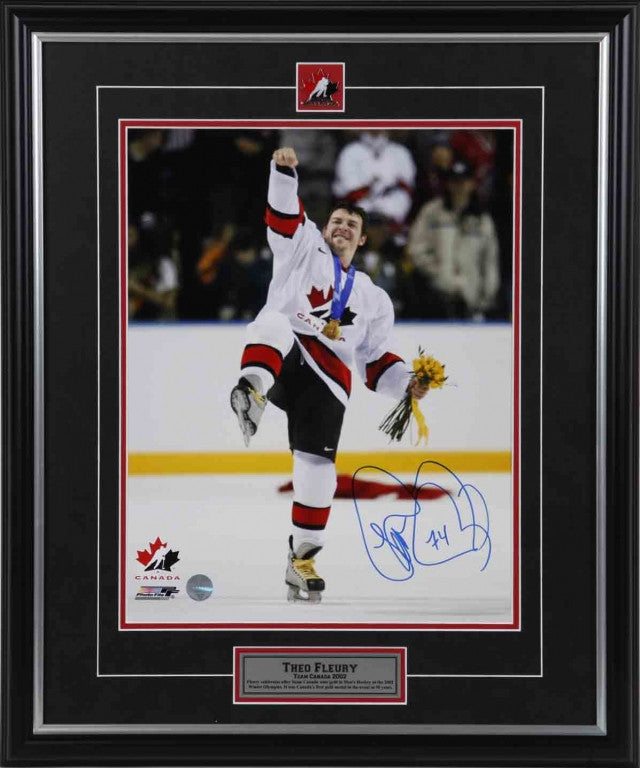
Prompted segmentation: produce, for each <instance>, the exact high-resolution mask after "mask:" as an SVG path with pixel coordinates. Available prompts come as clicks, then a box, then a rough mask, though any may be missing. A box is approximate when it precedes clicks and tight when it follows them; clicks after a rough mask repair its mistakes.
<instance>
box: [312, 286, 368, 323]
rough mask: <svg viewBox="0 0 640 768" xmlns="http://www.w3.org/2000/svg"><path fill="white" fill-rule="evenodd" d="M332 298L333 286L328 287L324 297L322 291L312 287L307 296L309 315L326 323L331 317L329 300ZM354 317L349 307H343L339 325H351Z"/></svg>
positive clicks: (354, 314)
mask: <svg viewBox="0 0 640 768" xmlns="http://www.w3.org/2000/svg"><path fill="white" fill-rule="evenodd" d="M332 298H333V286H330V287H329V291H328V293H327V295H326V296H325V294H324V290H320V289H319V288H316V287H315V285H314V286H312V288H311V291H310V292H309V293H308V294H307V299H309V304H311V312H310V314H311V315H313V316H314V317H317V318H318V319H319V320H324V321H325V322H327V321H328V320H329V318H330V317H331V299H332ZM354 317H356V313H355V312H352V311H351V309H350V307H345V308H344V312H343V313H342V317H341V318H340V325H353V319H354Z"/></svg>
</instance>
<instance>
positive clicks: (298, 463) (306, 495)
mask: <svg viewBox="0 0 640 768" xmlns="http://www.w3.org/2000/svg"><path fill="white" fill-rule="evenodd" d="M335 492H336V466H335V464H334V463H333V462H332V461H331V459H327V458H325V457H324V456H316V455H315V454H312V453H304V452H303V451H294V452H293V507H292V511H291V522H292V524H291V533H292V535H293V550H294V552H295V551H296V550H297V549H298V546H299V545H300V544H301V543H302V542H308V543H310V544H315V545H316V546H318V547H322V546H324V541H325V527H326V525H327V521H328V519H329V512H330V511H331V502H332V501H333V495H334V493H335Z"/></svg>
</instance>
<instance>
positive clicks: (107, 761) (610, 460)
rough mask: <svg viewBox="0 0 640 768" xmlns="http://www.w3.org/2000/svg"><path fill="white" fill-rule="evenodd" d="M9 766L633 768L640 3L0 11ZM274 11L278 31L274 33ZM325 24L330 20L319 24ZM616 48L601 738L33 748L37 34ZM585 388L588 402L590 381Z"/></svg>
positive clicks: (282, 739) (112, 742) (87, 743)
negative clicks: (400, 38) (540, 36)
mask: <svg viewBox="0 0 640 768" xmlns="http://www.w3.org/2000/svg"><path fill="white" fill-rule="evenodd" d="M0 5H1V10H2V83H1V85H2V104H1V106H2V174H1V175H2V198H3V203H2V209H3V210H2V243H1V244H2V426H3V431H2V454H3V462H2V510H3V517H2V760H3V764H6V765H89V764H92V765H94V764H95V765H175V764H179V765H299V764H303V763H306V764H308V765H354V764H358V765H433V766H435V765H459V766H463V765H468V766H471V765H477V766H494V765H495V766H507V765H517V766H525V765H531V766H533V765H549V766H552V765H553V766H560V765H562V766H569V765H572V766H587V765H590V766H603V767H604V766H620V768H622V766H629V767H630V768H631V767H637V766H638V765H639V764H640V763H639V756H638V717H639V708H638V682H639V681H638V652H639V648H638V619H639V614H638V543H639V539H638V519H637V515H638V411H639V401H638V384H639V381H638V362H639V361H638V321H639V312H638V308H639V303H640V302H639V296H638V291H639V287H640V283H639V280H640V270H639V262H640V259H639V250H640V239H639V237H638V213H639V210H640V206H639V204H638V201H639V195H638V192H639V188H638V180H639V178H640V163H639V156H640V135H639V130H638V126H639V122H640V121H639V119H638V118H639V106H640V90H639V86H640V82H639V78H638V66H639V55H638V54H639V46H638V42H639V38H638V32H639V27H638V19H639V13H638V12H639V5H640V4H639V3H638V2H603V1H602V0H600V1H596V2H591V0H584V1H583V2H577V1H574V0H569V1H568V2H551V3H547V2H538V3H536V2H499V0H494V2H485V1H484V0H479V1H478V2H472V1H471V2H458V1H457V0H454V1H453V2H447V3H444V2H440V3H436V2H434V3H430V2H426V1H423V0H418V1H417V2H408V1H404V2H403V1H402V0H401V1H400V2H393V3H392V2H384V3H376V2H371V1H370V2H358V0H352V2H350V3H348V4H345V3H342V2H335V1H334V0H324V1H323V2H322V3H320V2H317V1H316V0H311V1H310V2H289V0H281V2H279V3H277V4H276V3H273V4H267V3H262V2H248V1H247V0H244V1H243V0H241V1H240V2H236V3H233V2H227V3H224V2H217V1H216V0H203V1H202V2H193V1H192V2H177V0H169V1H168V2H142V1H141V0H138V1H134V2H112V3H98V2H88V1H87V0H79V2H69V1H67V2H52V3H46V4H45V3H40V4H38V3H36V2H30V1H29V0H25V1H24V2H20V1H19V0H16V1H15V2H4V0H3V2H2V3H1V4H0ZM273 5H277V9H278V21H277V24H275V23H274V18H273V7H272V6H273ZM327 9H331V10H333V11H334V15H331V16H328V15H327V14H326V10H327ZM338 28H339V31H342V32H344V31H349V30H353V31H356V30H357V31H360V32H367V31H368V32H379V31H385V32H386V31H390V30H391V31H394V32H418V31H429V32H461V31H464V32H487V31H491V32H519V33H525V34H526V33H530V32H588V31H592V32H610V33H611V67H610V83H609V87H610V97H611V98H610V114H609V146H610V160H609V178H610V189H611V195H610V200H609V210H608V253H609V262H608V275H607V278H608V285H609V290H608V296H607V338H608V345H609V346H608V360H607V390H606V392H607V401H606V407H607V420H608V421H607V423H608V432H607V461H606V465H607V478H608V479H607V487H606V499H607V502H606V509H607V540H608V550H607V563H608V565H607V603H608V617H607V645H608V656H607V659H608V661H607V670H606V679H607V694H608V695H607V701H608V712H607V715H608V716H607V721H608V723H609V730H608V733H607V735H606V736H581V737H578V736H560V735H558V736H544V737H541V736H513V735H509V736H504V735H503V736H499V735H496V736H447V737H445V736H429V737H425V736H411V737H405V738H400V737H398V736H373V735H369V736H363V735H358V736H356V735H352V736H340V737H338V736H331V737H327V736H326V735H325V736H319V737H318V738H313V737H309V736H282V735H275V734H274V735H271V736H266V735H257V734H256V735H250V736H249V735H244V736H231V735H218V736H184V735H174V736H171V735H167V736H158V735H153V736H149V737H145V736H134V735H131V736H122V735H110V736H106V735H105V736H87V735H82V736H70V735H64V734H60V735H59V736H51V735H47V736H43V735H34V733H33V728H32V721H33V703H34V702H33V694H32V691H33V673H32V648H33V639H34V635H33V610H32V603H31V600H30V596H31V595H32V593H33V565H34V562H33V546H32V544H33V535H34V526H33V515H32V510H33V508H34V469H33V467H34V438H33V432H34V429H33V427H34V407H33V393H34V354H33V350H34V334H35V333H36V332H37V329H36V328H35V327H34V320H33V318H34V269H33V262H32V252H33V232H32V215H33V205H34V201H33V188H32V145H31V139H32V136H31V131H30V124H31V111H32V107H31V93H32V85H31V65H32V61H31V48H30V40H29V36H30V33H31V32H32V31H36V30H37V31H45V30H49V31H54V30H57V31H66V32H69V31H89V30H93V31H105V32H106V31H126V32H135V31H147V32H149V31H157V32H162V31H169V30H170V31H172V32H180V31H183V32H186V31H198V32H205V31H216V32H224V31H229V32H232V31H235V32H258V31H263V32H267V31H278V32H288V31H291V32H294V31H297V32H300V31H321V32H331V31H336V30H337V29H338ZM585 386H589V383H588V382H586V383H585Z"/></svg>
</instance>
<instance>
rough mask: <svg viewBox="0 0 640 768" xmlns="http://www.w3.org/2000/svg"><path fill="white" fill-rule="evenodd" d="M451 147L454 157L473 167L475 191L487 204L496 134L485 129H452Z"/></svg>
mask: <svg viewBox="0 0 640 768" xmlns="http://www.w3.org/2000/svg"><path fill="white" fill-rule="evenodd" d="M450 145H451V149H452V150H453V152H454V153H455V155H456V157H460V158H464V159H465V160H466V161H467V162H468V163H469V164H470V165H472V166H473V168H474V175H475V180H476V191H477V193H478V196H479V198H480V201H481V202H482V203H483V204H484V205H487V204H488V202H489V201H490V199H491V197H492V195H493V187H494V167H495V159H496V135H495V132H494V131H487V130H459V131H453V132H452V133H451V138H450Z"/></svg>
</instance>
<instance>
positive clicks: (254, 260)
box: [212, 227, 272, 320]
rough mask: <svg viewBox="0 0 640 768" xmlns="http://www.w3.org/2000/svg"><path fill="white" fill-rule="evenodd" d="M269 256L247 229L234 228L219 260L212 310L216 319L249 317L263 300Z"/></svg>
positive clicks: (251, 316)
mask: <svg viewBox="0 0 640 768" xmlns="http://www.w3.org/2000/svg"><path fill="white" fill-rule="evenodd" d="M271 271H272V256H271V251H270V250H269V248H268V247H267V246H266V244H265V245H263V246H262V247H259V246H258V245H256V243H255V241H254V235H253V231H252V229H250V228H246V227H245V228H242V229H240V230H238V231H237V232H236V234H235V236H234V238H233V240H232V241H231V242H230V243H229V247H228V249H227V253H226V255H225V257H224V258H223V259H222V261H221V262H220V268H219V270H218V273H217V276H216V279H215V283H214V286H213V287H214V291H213V293H212V311H213V314H214V316H215V317H217V318H218V319H220V320H253V318H254V317H255V316H256V315H257V314H258V312H259V311H260V310H261V309H262V307H263V305H264V303H265V302H266V300H267V292H268V290H269V283H270V281H271Z"/></svg>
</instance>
